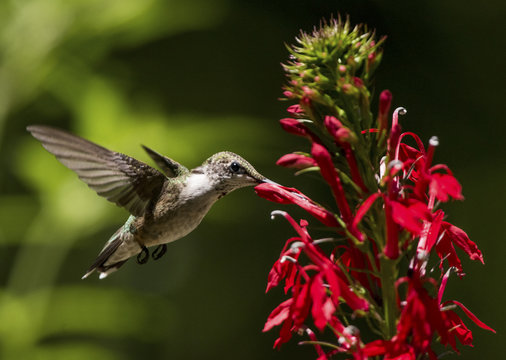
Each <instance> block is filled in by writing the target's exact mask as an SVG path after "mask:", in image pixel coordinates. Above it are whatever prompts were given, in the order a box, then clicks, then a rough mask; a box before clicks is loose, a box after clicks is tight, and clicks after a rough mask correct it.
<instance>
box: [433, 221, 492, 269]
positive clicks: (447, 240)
mask: <svg viewBox="0 0 506 360" xmlns="http://www.w3.org/2000/svg"><path fill="white" fill-rule="evenodd" d="M441 228H442V236H441V238H440V239H439V241H438V242H437V244H436V252H437V254H438V256H439V258H440V259H441V263H440V268H441V269H442V266H443V261H444V260H445V259H447V260H448V263H449V264H450V266H454V267H455V268H456V269H457V273H459V274H462V270H463V269H462V263H461V262H460V259H459V258H458V256H457V253H456V251H455V248H454V246H453V245H454V244H455V245H457V246H458V247H459V248H461V249H462V250H464V252H465V253H466V254H467V255H468V256H469V258H470V259H471V260H479V261H481V263H482V264H484V261H483V255H482V253H481V251H480V250H479V249H478V246H476V244H475V243H474V242H473V241H471V240H470V239H469V237H468V236H467V234H466V233H465V232H464V230H462V229H460V228H458V227H456V226H454V225H452V224H450V223H448V222H446V221H443V222H442V224H441Z"/></svg>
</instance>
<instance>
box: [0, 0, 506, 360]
mask: <svg viewBox="0 0 506 360" xmlns="http://www.w3.org/2000/svg"><path fill="white" fill-rule="evenodd" d="M338 13H341V14H350V17H351V21H352V22H353V23H360V22H364V23H367V24H368V25H369V27H370V28H375V29H376V31H377V33H378V34H379V35H387V36H388V40H387V42H386V44H385V54H384V58H383V63H382V65H381V66H380V68H379V70H378V73H377V78H376V88H375V95H376V96H377V94H379V92H380V91H381V90H382V89H386V88H388V89H390V90H391V91H392V92H393V94H394V102H393V103H394V106H404V107H406V108H407V109H408V115H407V116H405V117H403V118H402V125H403V127H404V129H405V130H410V131H415V132H417V133H419V134H420V135H421V137H422V139H424V141H425V142H426V141H427V140H428V138H429V137H430V136H432V135H437V136H438V137H439V139H440V143H441V146H440V147H439V148H438V149H437V152H436V161H438V162H442V163H446V164H448V165H449V166H450V167H451V169H452V170H453V171H454V174H455V175H456V176H457V178H458V179H459V180H460V182H461V183H462V185H463V188H464V196H465V197H466V201H465V202H463V203H461V202H459V203H450V204H448V205H447V206H446V207H445V209H446V211H447V214H448V215H449V219H448V220H449V221H451V222H452V223H454V224H456V225H457V226H459V227H461V228H463V229H464V230H466V231H467V233H468V234H469V235H470V237H471V239H472V240H474V241H475V242H476V243H477V244H478V246H479V247H480V249H481V250H482V251H483V252H484V256H485V262H486V265H485V266H483V265H481V264H479V263H476V262H471V261H470V260H467V259H466V260H464V269H465V270H466V272H467V273H468V274H467V276H466V277H464V278H463V279H462V280H459V279H458V278H456V277H453V278H452V279H451V281H450V283H449V286H448V291H447V293H446V294H445V298H446V299H456V300H458V301H461V302H463V303H464V304H465V305H466V306H468V307H469V308H470V309H471V310H472V311H473V312H474V313H475V314H476V315H478V316H479V317H480V318H481V319H482V320H483V321H484V322H486V323H487V324H488V325H490V326H492V327H493V328H495V329H496V330H497V332H498V333H497V334H496V335H493V334H491V333H489V332H486V331H484V330H481V329H479V328H478V327H476V326H475V325H474V324H472V322H470V321H468V320H467V318H465V316H463V318H464V321H465V322H466V323H467V324H468V325H469V327H470V328H471V329H472V330H473V335H474V344H475V348H474V349H471V348H465V349H463V348H462V347H461V348H462V350H463V352H462V356H461V357H460V359H475V358H480V359H489V358H495V357H496V356H497V355H498V354H501V353H503V352H504V351H503V344H502V343H503V342H504V337H503V334H504V331H505V330H506V326H505V321H506V317H505V311H504V303H505V300H506V299H505V297H504V295H505V289H504V266H503V263H504V262H503V259H504V254H505V250H506V249H505V248H506V246H505V242H504V230H503V224H504V216H505V211H504V203H505V200H506V199H505V191H504V187H503V186H504V183H505V180H506V176H505V173H506V168H505V155H506V154H505V151H504V145H503V143H504V142H503V140H502V137H503V133H504V130H505V121H504V96H505V92H504V90H503V87H504V80H505V79H506V76H505V71H504V64H505V57H504V55H505V51H504V49H505V41H504V37H505V35H506V34H505V31H504V14H505V6H504V5H503V2H499V1H496V2H493V1H489V2H481V3H475V2H471V3H465V2H461V1H455V0H454V1H418V2H401V1H351V0H350V1H253V0H252V1H226V0H219V1H205V0H173V1H162V0H158V1H156V0H151V1H136V0H122V1H119V0H117V1H113V0H111V1H98V0H90V1H73V2H66V1H62V0H60V1H58V0H45V1H43V0H32V1H24V2H19V3H16V2H6V1H5V2H1V3H0V166H1V169H2V170H1V172H0V245H1V250H0V261H1V262H0V271H1V272H0V281H1V289H0V354H1V355H0V358H1V359H94V360H99V359H138V358H141V357H143V358H152V359H165V358H172V359H237V358H241V359H284V358H286V359H288V358H297V359H311V358H315V357H316V355H315V353H314V351H313V349H312V348H310V347H300V346H297V342H298V341H299V339H297V338H295V339H293V340H292V342H291V343H290V344H288V345H286V346H284V347H283V349H282V350H281V352H277V351H273V350H272V349H271V348H272V343H273V341H274V339H275V338H276V337H277V330H274V331H271V332H269V333H266V334H263V333H261V329H262V327H263V324H264V322H265V319H266V317H267V315H268V314H269V313H270V311H271V310H272V309H273V308H274V307H275V306H276V305H277V304H278V303H280V302H281V301H282V300H283V299H284V296H283V294H282V292H281V291H280V289H276V290H273V291H272V292H271V293H269V294H267V295H265V294H264V289H265V285H266V278H267V274H268V271H269V269H270V266H271V265H272V263H273V262H274V261H275V259H276V258H277V256H278V254H279V251H280V250H281V247H282V245H283V243H284V241H285V239H287V238H288V237H291V236H292V235H293V232H292V230H291V228H290V227H289V226H288V225H287V224H286V223H285V222H284V221H281V220H276V221H271V220H270V219H269V213H270V211H272V210H274V209H276V208H283V209H285V210H288V211H290V212H291V213H292V214H293V215H294V216H296V217H301V216H302V217H307V215H306V214H304V213H302V212H300V211H299V210H298V209H296V208H293V207H285V206H276V205H275V204H272V203H268V202H266V201H264V200H262V199H260V198H258V197H256V196H255V195H254V192H253V191H252V189H243V190H240V191H237V192H235V193H233V194H231V195H230V196H227V197H226V198H225V199H223V200H222V201H220V202H219V203H218V204H216V205H215V206H214V208H213V209H212V210H211V212H210V213H209V215H208V216H207V217H206V219H205V220H204V221H203V223H202V224H201V226H200V227H199V228H198V229H197V230H196V231H194V232H193V233H192V234H190V235H189V236H187V237H186V238H185V239H184V240H181V241H177V242H175V243H173V244H170V245H169V249H168V250H169V251H168V252H167V254H166V256H165V257H164V258H163V259H162V260H160V261H158V262H152V261H151V262H150V263H148V265H145V266H140V265H137V264H136V263H135V262H134V261H129V262H128V263H127V264H126V265H125V266H124V267H123V268H122V269H121V271H119V272H118V273H115V274H113V275H112V276H110V277H109V278H108V279H106V280H102V281H99V280H98V279H97V278H96V277H92V278H90V279H87V280H85V281H81V280H80V277H81V276H82V274H83V273H84V271H85V269H86V268H87V267H88V266H89V264H90V263H91V261H92V260H93V259H94V257H95V256H96V254H97V253H98V251H99V250H100V249H101V248H102V246H103V243H104V242H105V241H106V240H107V239H108V237H109V236H110V235H111V234H112V233H113V232H114V231H115V230H116V228H118V227H119V226H120V225H121V224H122V222H123V221H124V219H126V217H127V214H126V213H125V211H123V210H122V209H119V208H116V207H115V206H114V205H112V204H110V203H108V202H107V201H105V200H103V199H100V198H99V197H98V196H96V195H95V194H94V193H93V192H92V191H91V190H89V189H87V188H86V186H85V185H84V184H83V183H81V182H80V181H79V180H78V179H77V177H76V176H75V175H74V174H72V173H71V172H70V171H69V170H67V169H66V168H64V167H63V166H62V165H60V164H59V163H58V162H57V161H55V160H54V158H53V157H52V156H50V155H49V154H48V153H47V152H45V151H44V150H43V149H42V148H41V147H40V145H39V144H38V143H37V142H36V141H35V140H34V139H32V138H30V137H29V135H28V134H27V133H26V132H25V127H26V126H27V125H29V124H34V123H40V124H49V125H53V126H58V127H61V128H66V129H69V130H71V131H73V132H75V133H77V134H79V135H81V136H84V137H86V138H89V139H91V140H93V141H95V142H98V143H100V144H101V145H104V146H106V147H109V148H111V149H114V150H117V151H121V152H123V153H127V154H129V155H132V156H134V157H136V158H139V159H141V160H144V161H147V156H146V155H145V154H143V152H142V150H141V148H140V146H139V144H141V143H144V144H146V145H148V146H150V147H152V148H154V149H156V150H158V151H160V152H162V153H164V154H167V155H168V156H170V157H173V158H174V159H176V160H178V161H180V162H182V163H183V164H186V165H187V166H189V167H194V166H197V165H199V164H200V163H201V162H202V161H203V160H204V159H205V158H207V157H208V156H209V155H211V154H213V153H215V152H217V151H220V150H231V151H234V152H237V153H239V154H241V155H243V156H244V157H245V158H247V159H248V160H249V161H250V162H251V163H253V164H254V165H255V166H256V168H257V169H258V170H259V171H260V172H262V173H263V174H265V175H266V176H268V177H269V178H271V179H274V180H276V181H278V182H280V183H283V184H286V185H290V186H295V187H298V188H300V189H301V190H303V191H304V192H305V193H307V194H308V195H309V196H313V197H315V198H319V199H321V198H323V199H324V198H325V197H326V196H329V194H328V193H327V190H326V189H325V187H324V186H323V185H322V184H321V183H320V182H317V181H313V180H312V179H311V178H307V177H297V178H295V177H293V176H292V172H291V171H289V170H286V169H281V168H277V167H276V166H275V165H274V163H275V160H276V159H277V158H278V157H279V156H281V155H283V154H285V153H287V152H291V151H294V150H306V149H307V148H306V146H307V145H306V143H305V142H302V141H300V140H299V139H295V138H293V137H292V136H289V135H287V134H285V133H283V132H282V131H281V129H280V128H279V126H278V119H279V118H281V117H284V116H285V113H284V109H285V107H286V104H285V103H281V102H279V101H278V100H277V98H279V97H280V96H281V86H282V84H283V81H284V77H283V74H282V71H281V67H280V63H281V62H283V61H285V60H286V58H287V51H286V49H285V47H284V44H285V43H293V41H294V37H295V36H296V35H297V34H298V32H299V29H303V30H306V31H310V30H311V29H312V27H313V26H314V25H317V24H318V23H319V21H320V19H322V18H329V17H330V16H331V14H334V15H337V14H338ZM501 339H503V340H501ZM456 357H457V356H456V355H449V356H448V357H447V358H456Z"/></svg>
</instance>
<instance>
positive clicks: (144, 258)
mask: <svg viewBox="0 0 506 360" xmlns="http://www.w3.org/2000/svg"><path fill="white" fill-rule="evenodd" d="M141 249H142V250H141V252H140V253H139V255H137V264H141V265H142V264H145V263H147V262H148V260H149V250H148V248H147V247H145V246H142V247H141Z"/></svg>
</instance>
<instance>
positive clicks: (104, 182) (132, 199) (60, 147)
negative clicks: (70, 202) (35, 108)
mask: <svg viewBox="0 0 506 360" xmlns="http://www.w3.org/2000/svg"><path fill="white" fill-rule="evenodd" d="M27 130H28V131H29V132H30V133H31V134H32V135H33V137H35V138H36V139H37V140H39V141H40V142H41V143H42V146H43V147H44V148H45V149H46V150H47V151H49V152H50V153H52V154H53V155H54V156H56V158H57V159H58V160H59V161H60V162H61V163H62V164H63V165H65V166H66V167H68V168H69V169H71V170H73V171H74V172H75V173H76V174H77V176H79V178H80V179H81V180H83V181H84V182H85V183H86V184H88V186H89V187H90V188H91V189H93V190H95V191H96V192H97V193H98V194H99V195H100V196H103V197H105V198H106V199H107V200H109V201H111V202H113V203H115V204H116V205H118V206H121V207H123V208H125V209H126V210H128V211H129V212H130V213H131V214H132V215H135V216H142V215H143V214H144V212H145V211H146V208H147V207H148V205H149V203H150V202H151V201H153V200H154V199H156V198H157V196H158V194H159V193H160V191H161V190H162V186H163V183H164V181H165V180H166V177H165V175H164V174H162V173H161V172H159V171H158V170H156V169H154V168H152V167H151V166H149V165H147V164H145V163H143V162H141V161H138V160H135V159H134V158H131V157H129V156H127V155H124V154H121V153H118V152H114V151H111V150H108V149H106V148H104V147H102V146H100V145H97V144H94V143H92V142H90V141H88V140H85V139H83V138H80V137H78V136H75V135H72V134H70V133H67V132H66V131H63V130H59V129H55V128H51V127H48V126H39V125H33V126H28V127H27Z"/></svg>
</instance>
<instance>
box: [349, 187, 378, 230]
mask: <svg viewBox="0 0 506 360" xmlns="http://www.w3.org/2000/svg"><path fill="white" fill-rule="evenodd" d="M380 196H381V194H380V193H374V194H372V195H371V196H369V197H368V198H367V199H366V200H365V201H364V202H363V203H362V205H360V208H359V209H358V210H357V213H356V214H355V218H354V219H353V227H356V226H357V225H358V224H359V223H360V221H361V220H362V218H363V217H364V215H365V214H366V213H367V212H368V211H369V209H370V208H371V206H372V204H373V203H374V202H375V201H376V199H377V198H379V197H380Z"/></svg>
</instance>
